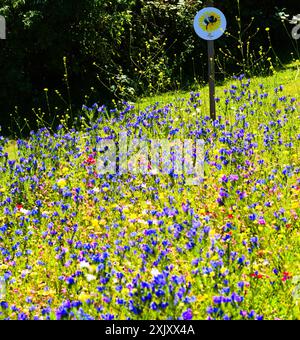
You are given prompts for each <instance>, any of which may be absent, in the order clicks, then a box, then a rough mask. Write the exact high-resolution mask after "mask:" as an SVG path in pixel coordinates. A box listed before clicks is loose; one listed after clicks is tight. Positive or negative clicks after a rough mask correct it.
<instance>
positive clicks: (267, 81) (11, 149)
mask: <svg viewBox="0 0 300 340" xmlns="http://www.w3.org/2000/svg"><path fill="white" fill-rule="evenodd" d="M230 82H231V81H230V80H229V81H228V82H225V83H224V84H222V85H221V86H217V87H216V97H220V98H222V96H223V93H224V92H223V91H224V89H225V88H227V87H228V85H229V84H230ZM257 84H264V87H265V89H266V90H270V89H273V88H275V87H277V86H279V85H283V86H284V88H285V94H286V95H290V96H295V97H299V94H300V76H299V72H298V71H297V69H295V68H294V67H293V65H292V64H291V65H288V67H287V69H286V70H284V71H280V72H278V73H276V74H275V75H273V76H270V77H256V78H253V79H252V85H257ZM254 87H257V86H254ZM199 91H200V92H201V94H202V96H201V97H202V98H203V99H204V101H203V106H202V110H203V111H207V112H209V108H208V105H209V100H208V95H209V94H208V91H209V89H208V86H205V87H202V88H199ZM189 95H190V92H189V91H175V92H168V93H164V94H160V95H154V96H152V97H145V98H141V99H140V100H138V101H137V102H136V104H135V106H136V109H137V110H142V109H144V108H145V107H147V106H149V105H153V104H154V103H156V102H159V103H160V104H166V103H171V102H174V101H176V100H178V99H180V98H185V99H187V98H188V97H189ZM217 114H219V115H222V112H220V111H219V112H217ZM5 151H6V152H8V154H9V159H11V160H12V159H16V158H17V146H16V142H15V141H11V142H10V143H9V145H8V146H7V147H6V150H5Z"/></svg>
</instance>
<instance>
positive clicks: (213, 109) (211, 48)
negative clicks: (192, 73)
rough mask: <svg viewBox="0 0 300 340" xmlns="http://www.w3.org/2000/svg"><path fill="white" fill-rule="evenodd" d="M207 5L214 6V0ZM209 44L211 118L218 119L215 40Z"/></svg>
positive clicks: (209, 0) (208, 42)
mask: <svg viewBox="0 0 300 340" xmlns="http://www.w3.org/2000/svg"><path fill="white" fill-rule="evenodd" d="M206 6H207V7H213V6H214V1H213V0H208V1H207V2H206ZM207 46H208V83H209V103H210V118H211V119H212V120H216V101H215V89H216V86H215V44H214V41H213V40H208V41H207Z"/></svg>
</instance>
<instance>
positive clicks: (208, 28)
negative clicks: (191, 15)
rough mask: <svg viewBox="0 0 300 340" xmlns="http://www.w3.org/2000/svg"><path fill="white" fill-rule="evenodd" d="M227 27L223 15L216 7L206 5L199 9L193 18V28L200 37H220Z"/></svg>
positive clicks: (206, 38)
mask: <svg viewBox="0 0 300 340" xmlns="http://www.w3.org/2000/svg"><path fill="white" fill-rule="evenodd" d="M226 27H227V21H226V18H225V15H224V14H223V13H222V12H221V11H220V10H219V9H217V8H214V7H206V8H203V9H202V10H201V11H199V12H198V13H197V14H196V16H195V19H194V28H195V31H196V33H197V35H199V37H200V38H202V39H205V40H216V39H218V38H220V37H221V36H222V35H223V34H224V32H225V30H226Z"/></svg>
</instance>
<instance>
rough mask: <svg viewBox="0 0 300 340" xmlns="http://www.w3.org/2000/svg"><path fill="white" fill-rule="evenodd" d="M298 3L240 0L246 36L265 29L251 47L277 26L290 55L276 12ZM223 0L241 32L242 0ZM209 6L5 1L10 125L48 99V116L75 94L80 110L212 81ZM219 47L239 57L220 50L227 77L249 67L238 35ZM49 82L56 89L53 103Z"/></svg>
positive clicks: (4, 79)
mask: <svg viewBox="0 0 300 340" xmlns="http://www.w3.org/2000/svg"><path fill="white" fill-rule="evenodd" d="M296 3H297V2H296V1H294V0H284V1H280V0H277V1H276V0H274V1H273V0H265V1H264V2H262V1H258V0H240V11H241V12H240V15H241V19H242V25H243V27H244V28H245V27H247V25H248V24H249V23H250V22H251V20H252V19H251V18H254V21H253V24H252V26H251V27H250V29H249V30H248V31H247V33H246V34H245V36H244V37H243V40H244V41H246V37H247V36H251V35H252V34H254V33H255V32H256V29H257V27H260V28H261V30H260V31H259V32H258V34H257V35H256V36H255V38H253V39H252V42H251V45H250V49H251V51H255V50H259V48H260V46H264V49H265V50H266V49H267V46H268V38H267V32H266V31H265V30H264V28H265V27H270V28H271V31H270V32H271V37H272V42H273V44H274V48H275V50H276V49H277V50H278V51H279V52H280V51H284V54H283V57H286V56H287V55H288V54H289V51H291V41H290V39H289V38H288V36H287V34H286V32H285V31H284V28H283V26H282V24H281V22H280V20H278V18H277V19H276V17H275V14H276V12H278V9H282V8H283V7H285V8H287V10H286V11H287V12H288V13H290V14H297V13H300V8H299V3H298V4H296ZM215 6H216V7H218V8H220V9H221V10H222V11H224V13H225V14H226V16H227V19H228V31H229V32H232V33H234V34H236V32H237V31H238V25H237V20H236V16H239V14H238V10H237V1H236V0H225V1H215ZM275 6H277V7H278V9H275ZM202 7H203V4H202V1H196V0H185V1H184V0H173V1H172V0H171V1H165V0H153V1H144V0H109V1H104V0H77V1H74V0H0V15H3V16H5V18H6V21H7V39H6V40H1V41H0V46H1V53H0V88H1V91H0V110H1V112H0V113H1V115H0V124H1V125H2V128H3V129H4V130H7V128H8V126H10V125H12V124H15V120H18V121H19V124H20V125H21V127H22V124H23V118H24V117H26V118H27V119H28V120H29V121H31V126H32V127H34V122H35V121H36V119H35V116H34V115H33V113H32V108H34V107H41V108H42V111H45V117H44V119H45V120H47V121H52V120H53V119H54V118H55V116H56V114H57V115H63V114H64V113H65V112H66V108H67V107H69V106H70V102H71V103H72V110H73V112H76V109H77V108H80V107H81V105H82V104H83V103H84V102H85V101H86V102H87V104H91V103H92V102H93V101H96V102H101V103H108V102H110V101H111V100H112V99H116V100H122V99H127V100H134V99H135V98H136V97H137V96H140V95H148V94H151V93H155V92H160V91H165V90H172V89H175V88H179V87H181V88H182V87H183V88H188V87H189V86H190V85H191V84H193V83H194V82H195V81H198V82H202V81H205V80H206V69H207V65H206V44H205V42H203V41H201V40H200V39H199V38H198V37H197V36H196V35H195V33H194V31H193V27H192V23H193V18H194V16H195V14H196V12H197V11H198V10H200V9H201V8H202ZM290 28H292V26H290ZM216 47H217V50H218V49H219V48H222V49H223V50H226V48H228V49H229V50H230V53H232V56H233V58H232V59H230V58H228V56H226V55H223V54H222V53H221V52H220V51H219V52H218V59H219V62H218V65H219V66H220V67H221V70H219V72H218V77H219V79H221V80H222V79H223V78H224V75H226V74H229V73H232V72H237V73H238V72H244V71H245V70H243V67H240V66H238V65H237V62H236V60H235V59H238V60H241V59H242V57H241V54H240V53H241V51H240V49H239V48H238V43H237V42H236V41H235V40H234V39H232V38H231V37H229V36H228V37H225V36H224V37H223V38H222V39H220V40H219V41H217V42H216ZM278 47H279V48H278ZM283 47H284V48H283ZM64 56H65V57H66V60H67V68H68V84H69V87H70V88H69V90H68V86H67V81H66V80H67V79H66V77H65V76H64V74H65V68H64V63H63V57H64ZM225 61H226V62H225ZM248 66H249V67H248V68H247V69H246V72H249V73H254V72H255V67H254V66H255V65H251V63H249V64H248ZM252 66H253V67H252ZM260 69H261V67H260ZM221 71H222V72H221ZM44 88H48V89H49V91H48V92H47V94H48V98H49V104H50V110H49V108H48V104H47V101H46V99H45V93H44V91H43V89H44ZM91 88H92V90H91ZM54 89H57V90H58V91H59V94H57V93H55V91H54ZM69 92H70V93H69ZM86 95H88V97H86ZM15 107H18V108H17V109H15ZM55 108H56V109H55ZM16 111H17V113H16Z"/></svg>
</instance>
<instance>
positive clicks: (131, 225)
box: [0, 70, 300, 320]
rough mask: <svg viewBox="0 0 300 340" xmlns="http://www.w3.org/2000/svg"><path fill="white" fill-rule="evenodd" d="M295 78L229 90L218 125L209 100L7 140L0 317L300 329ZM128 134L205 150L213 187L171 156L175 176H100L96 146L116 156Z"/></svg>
mask: <svg viewBox="0 0 300 340" xmlns="http://www.w3.org/2000/svg"><path fill="white" fill-rule="evenodd" d="M295 76H297V75H296V71H293V70H288V71H284V72H282V73H277V74H275V75H274V76H273V77H269V78H254V79H250V78H248V77H246V76H244V75H241V76H238V77H234V78H232V79H231V80H230V81H229V82H228V83H226V84H225V85H224V86H220V87H218V88H217V95H218V97H217V98H216V104H217V110H218V111H217V119H216V120H215V121H212V120H211V119H210V117H209V116H208V114H207V112H208V110H207V107H208V106H207V105H208V103H207V95H206V91H207V89H206V88H203V89H200V91H193V92H185V93H183V92H182V93H181V92H178V93H170V94H167V95H162V96H158V97H152V98H147V99H145V100H142V101H140V102H139V103H130V102H125V101H124V102H123V104H122V106H121V107H116V108H115V109H108V108H107V107H105V106H104V105H101V104H99V103H97V104H94V105H93V106H91V107H88V106H84V107H83V109H82V111H81V115H80V117H79V121H78V126H77V127H74V128H73V129H68V128H67V127H66V126H65V125H64V124H61V125H59V126H58V127H57V129H56V130H55V131H50V130H49V129H48V128H41V129H39V130H38V131H35V132H33V131H32V132H31V134H30V136H29V137H28V138H24V139H18V140H17V141H15V142H12V141H10V140H8V139H7V138H4V137H1V140H0V141H1V149H0V151H1V153H0V277H1V278H2V280H1V281H0V283H1V290H0V294H1V296H0V300H1V302H0V319H19V320H23V319H34V320H41V319H42V320H44V319H69V320H76V319H80V320H82V319H84V320H86V319H88V320H90V319H101V320H125V319H133V320H166V319H169V320H192V319H193V320H198V319H224V320H230V319H233V320H235V319H246V320H262V319H297V318H299V317H300V310H299V299H300V266H299V264H300V261H299V246H300V234H299V230H300V229H299V228H300V224H299V223H300V222H299V221H300V204H299V195H300V162H299V155H300V115H299V85H300V84H299V78H295ZM120 133H125V134H126V135H127V136H128V138H138V139H139V140H142V141H147V140H149V139H153V138H155V139H162V138H164V139H166V140H168V141H172V140H175V139H181V140H182V139H193V140H195V139H201V140H202V141H203V142H204V153H203V158H204V159H203V160H204V176H202V178H201V181H200V183H198V184H197V185H187V175H186V174H184V173H179V174H176V172H175V171H174V168H172V166H174V159H172V152H170V156H171V157H170V169H169V170H170V171H169V172H168V173H161V171H160V169H159V167H158V169H156V170H157V171H155V172H153V171H151V170H153V169H152V167H151V165H150V163H148V162H149V159H148V158H147V157H146V158H145V157H144V158H143V157H142V154H140V158H139V159H138V160H137V165H138V166H137V169H136V171H134V172H133V171H127V172H124V173H119V172H118V171H116V173H107V174H105V173H103V171H100V170H99V164H100V163H101V162H102V163H103V159H104V160H105V152H106V151H107V150H105V149H104V150H102V149H101V148H99V145H100V144H101V142H103V141H107V140H110V141H114V142H115V144H116V148H117V150H118V149H120V148H121V144H119V143H118V141H117V138H118V135H119V134H120ZM192 157H195V153H192ZM100 161H101V162H100ZM106 161H107V162H108V161H109V160H108V159H106ZM119 161H120V156H118V157H116V164H117V165H118V164H119ZM141 162H146V166H147V169H148V170H149V171H148V172H142V171H140V170H141ZM104 163H105V162H104ZM116 169H117V170H118V168H117V167H116Z"/></svg>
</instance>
